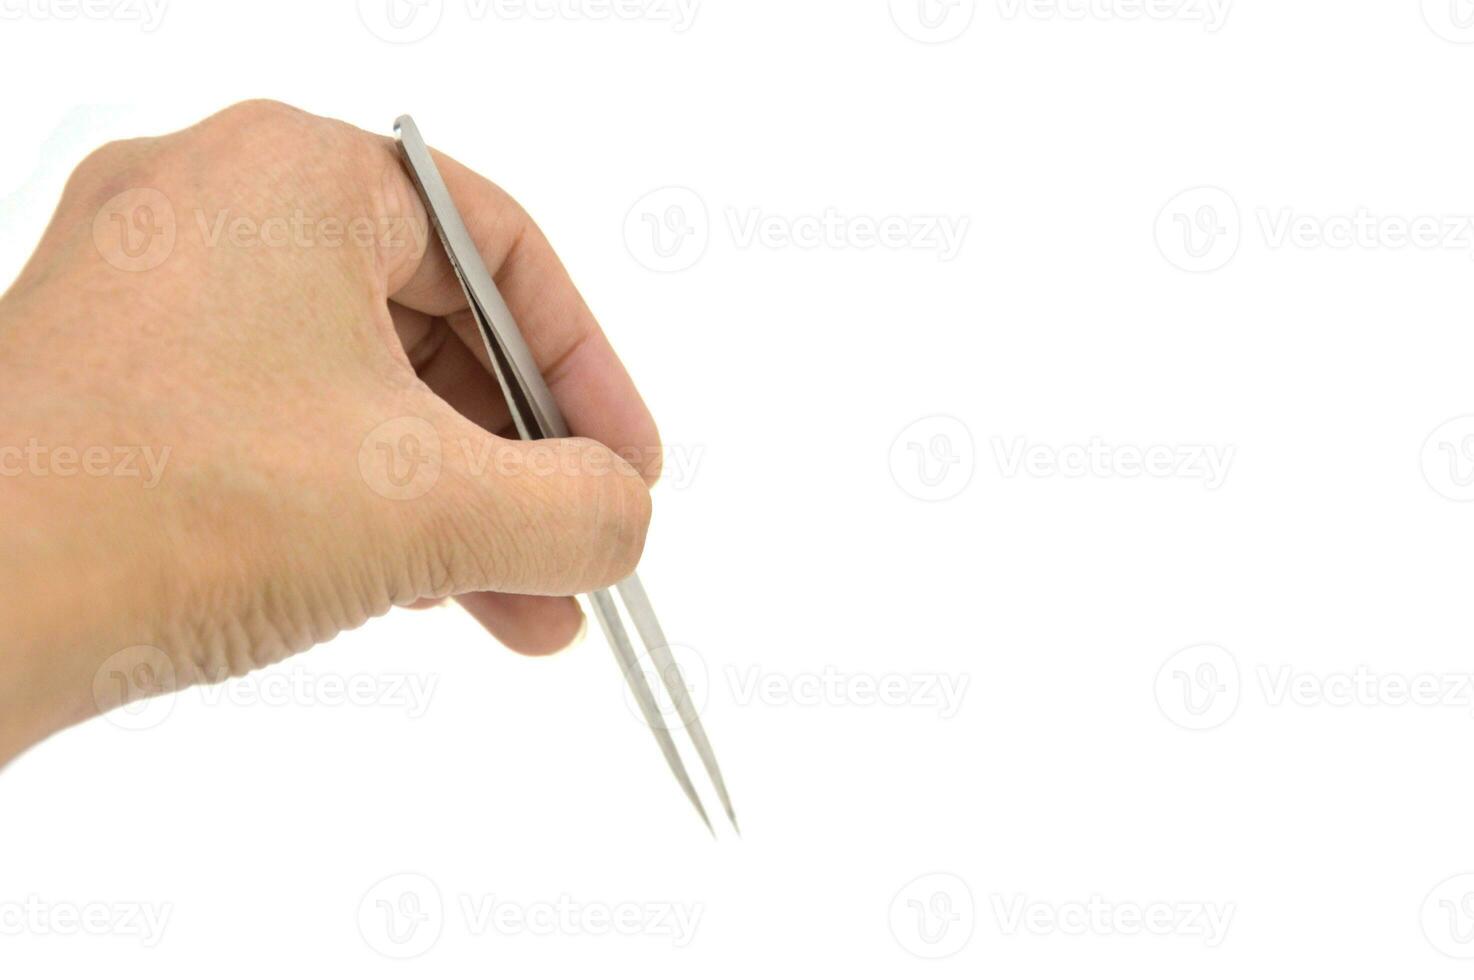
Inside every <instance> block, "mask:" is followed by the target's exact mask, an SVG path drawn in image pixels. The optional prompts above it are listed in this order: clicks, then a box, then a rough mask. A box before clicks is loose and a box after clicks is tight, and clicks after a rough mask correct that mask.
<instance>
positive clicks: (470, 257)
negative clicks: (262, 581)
mask: <svg viewBox="0 0 1474 980" xmlns="http://www.w3.org/2000/svg"><path fill="white" fill-rule="evenodd" d="M394 133H395V136H397V137H398V141H399V146H400V151H401V152H402V153H403V154H404V157H405V161H406V163H407V164H408V167H407V169H408V171H409V174H410V179H411V180H413V181H414V183H415V188H416V189H417V190H418V191H419V193H420V196H421V198H422V199H423V200H424V202H425V211H426V213H427V214H428V216H429V219H430V223H431V224H432V225H433V226H434V227H435V231H436V233H437V234H438V235H439V236H440V244H441V245H442V246H443V247H444V248H445V254H446V256H447V258H449V260H450V264H451V267H452V268H454V269H455V274H456V278H457V279H459V280H460V283H461V288H462V289H464V290H465V292H466V298H467V300H468V301H469V303H470V308H471V313H472V316H473V317H474V319H475V320H476V328H477V330H479V331H480V333H481V340H482V342H483V343H484V344H485V345H486V352H487V354H488V356H489V357H490V359H491V365H492V369H493V371H494V372H495V374H496V380H497V384H498V385H500V386H501V389H502V396H503V397H504V398H505V399H506V401H507V409H508V411H509V412H510V414H511V416H512V421H513V423H514V424H515V425H516V426H517V433H518V435H520V436H521V437H522V438H523V439H550V438H551V439H561V438H566V437H567V436H569V435H570V434H571V433H570V432H569V430H568V424H567V422H566V421H565V420H564V418H563V413H562V412H561V411H559V410H558V403H557V402H556V401H554V400H553V393H552V392H551V391H549V390H548V385H547V382H546V381H544V380H543V376H542V372H541V371H539V370H538V367H537V362H536V361H535V360H533V357H532V352H531V351H530V350H528V347H527V342H526V341H525V340H524V339H523V337H522V332H521V331H520V330H519V329H518V328H517V321H516V320H515V319H513V317H512V312H511V310H509V309H507V304H506V301H505V300H503V299H502V295H501V292H500V291H499V290H498V289H497V288H496V283H495V282H494V281H493V280H492V277H491V273H490V272H488V271H487V269H486V264H485V263H484V262H482V261H481V253H480V252H479V251H478V250H477V248H476V243H475V241H474V240H473V239H472V238H471V233H470V232H469V231H467V230H466V225H465V222H464V221H462V220H461V215H460V212H459V211H458V210H457V209H456V206H455V202H454V201H453V200H452V199H451V196H450V190H449V189H448V188H447V187H446V186H445V180H444V179H443V178H442V177H441V176H440V169H439V168H438V167H436V166H435V161H434V159H433V158H432V157H431V156H430V150H429V148H428V147H427V146H426V145H425V141H424V139H423V138H421V136H420V131H419V128H418V127H416V126H415V124H414V120H412V119H411V118H410V117H409V116H400V117H399V118H398V119H397V120H395V123H394ZM618 591H619V597H620V599H621V600H622V601H623V602H624V606H625V609H626V611H628V612H629V614H630V618H631V619H632V620H633V621H634V623H635V629H636V631H637V632H638V633H639V635H640V640H641V642H642V643H643V644H644V645H645V648H646V652H647V653H648V654H649V656H650V659H651V662H652V663H653V664H654V665H655V669H656V671H657V672H658V673H659V676H660V678H661V680H662V682H663V683H664V685H665V689H666V691H667V693H669V695H670V697H671V702H672V703H673V704H674V705H675V708H676V713H677V715H678V716H679V719H680V724H681V726H682V727H684V728H685V729H686V730H687V732H688V733H689V734H690V736H691V741H692V744H693V745H694V746H695V748H696V753H697V755H698V756H700V758H701V763H702V765H703V767H704V768H705V769H706V772H707V774H708V775H709V776H710V777H711V780H712V783H713V784H714V785H715V787H716V790H717V794H718V795H719V796H720V798H721V801H722V806H723V808H724V809H725V810H726V811H727V816H728V817H729V818H730V819H731V821H732V825H733V827H734V828H735V827H736V825H737V818H736V815H735V814H734V813H733V812H732V802H731V800H730V799H729V797H728V795H727V787H726V785H725V784H724V783H723V782H722V776H721V772H720V770H718V768H717V763H716V757H715V755H714V754H713V752H712V749H711V743H710V742H709V741H707V738H706V732H705V730H704V729H703V728H702V725H701V720H700V718H699V717H697V713H696V708H695V706H694V705H693V704H692V703H691V696H690V690H689V688H688V687H687V685H686V681H685V679H684V678H683V677H682V676H681V671H680V668H679V667H678V666H677V665H676V662H675V659H674V657H673V656H672V655H671V652H670V648H669V645H668V644H667V643H666V640H665V634H664V633H663V632H661V629H660V623H659V621H658V620H657V619H656V618H655V610H654V609H653V608H652V607H651V605H650V599H649V597H648V596H647V595H646V594H645V588H644V586H643V585H641V584H640V580H639V577H638V576H636V575H633V574H632V575H630V576H629V578H627V579H625V580H624V581H623V582H620V583H619V585H618ZM589 604H590V605H591V607H592V608H593V611H594V618H595V619H597V620H598V621H599V625H600V626H601V627H602V628H603V630H604V635H605V636H606V637H607V638H608V640H609V645H610V646H611V647H612V648H613V649H614V655H615V657H616V658H617V659H618V660H619V664H620V669H621V670H622V671H623V673H624V676H625V680H626V682H627V683H628V684H629V687H630V690H631V691H632V692H633V693H634V696H635V700H636V701H637V702H638V704H639V706H640V712H641V714H642V715H643V716H644V718H645V721H646V723H647V724H649V726H650V730H651V732H652V733H653V734H654V736H655V740H656V742H657V743H659V745H660V751H661V753H662V754H663V755H664V756H665V761H666V764H667V765H668V766H669V767H670V770H671V773H672V774H673V775H674V776H675V777H676V781H677V782H678V783H680V786H681V789H682V791H683V792H684V793H685V794H686V798H687V799H689V800H690V801H691V804H692V805H693V806H694V807H695V808H696V812H697V813H699V814H700V815H701V820H702V822H703V823H705V824H706V826H707V829H708V830H710V829H711V821H710V820H709V819H708V818H707V815H706V808H705V807H704V806H702V805H701V799H700V797H699V796H698V795H697V793H696V789H695V787H694V786H692V784H691V779H690V777H689V776H688V775H687V773H686V768H685V766H684V765H683V764H682V763H681V759H680V753H679V752H678V751H677V750H676V746H675V742H674V741H673V740H672V738H671V733H670V731H669V730H668V727H667V722H666V721H665V720H664V719H662V718H661V716H660V711H659V709H658V707H657V706H656V703H655V695H654V693H653V692H652V691H651V690H650V685H649V684H647V683H646V681H645V677H644V675H643V674H642V673H641V671H640V666H639V660H638V657H637V655H636V654H635V650H634V645H633V644H632V643H631V642H630V638H629V633H628V632H627V631H626V630H625V628H624V623H623V622H622V621H621V620H620V616H619V611H618V609H617V608H616V606H615V603H614V597H613V595H612V594H611V593H610V592H609V590H607V589H601V590H599V591H597V592H592V593H590V594H589Z"/></svg>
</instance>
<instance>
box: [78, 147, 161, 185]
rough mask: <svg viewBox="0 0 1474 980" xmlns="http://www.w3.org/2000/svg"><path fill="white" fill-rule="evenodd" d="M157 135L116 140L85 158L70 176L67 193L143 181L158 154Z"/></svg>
mask: <svg viewBox="0 0 1474 980" xmlns="http://www.w3.org/2000/svg"><path fill="white" fill-rule="evenodd" d="M159 144H160V140H158V139H156V138H143V137H140V138H138V139H128V140H115V141H113V142H110V143H104V144H103V145H101V146H99V147H98V148H97V149H95V150H93V151H92V152H91V153H89V154H87V156H85V157H83V158H82V162H81V163H79V164H77V166H76V168H75V169H74V170H73V171H72V173H71V176H70V177H69V178H68V180H67V184H66V189H65V190H64V191H63V196H64V197H70V198H77V197H89V198H90V197H94V196H97V195H99V194H102V193H103V192H104V191H110V190H112V189H115V188H117V187H120V186H123V185H131V184H137V183H140V182H143V181H144V180H146V179H147V175H148V174H149V173H150V171H151V170H152V169H153V168H152V162H153V161H154V159H155V158H156V156H157V150H158V147H159Z"/></svg>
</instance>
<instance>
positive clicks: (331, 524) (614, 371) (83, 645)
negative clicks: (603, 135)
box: [0, 102, 660, 763]
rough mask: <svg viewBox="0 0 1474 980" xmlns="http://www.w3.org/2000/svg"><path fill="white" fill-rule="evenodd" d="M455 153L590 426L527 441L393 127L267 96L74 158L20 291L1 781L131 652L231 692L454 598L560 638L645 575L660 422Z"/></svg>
mask: <svg viewBox="0 0 1474 980" xmlns="http://www.w3.org/2000/svg"><path fill="white" fill-rule="evenodd" d="M437 164H438V166H439V167H440V170H441V173H442V174H443V175H444V177H445V180H446V183H447V184H448V185H449V187H450V190H451V194H452V196H453V197H454V198H455V199H456V202H457V205H458V207H459V209H460V210H461V212H462V214H463V215H464V217H465V218H466V221H467V224H468V226H469V228H470V230H471V233H472V236H473V237H474V238H475V239H476V242H477V245H478V246H479V248H480V251H481V254H482V256H483V257H484V258H485V260H486V263H487V267H488V269H490V270H491V271H492V273H493V276H494V277H495V279H496V281H497V284H498V286H499V288H500V289H501V291H502V292H503V294H504V295H505V297H506V300H507V303H508V305H509V306H510V308H511V309H512V311H513V313H514V314H515V315H516V317H517V319H518V321H519V323H520V324H521V326H522V328H523V331H524V332H525V335H526V337H527V341H528V343H529V346H530V347H531V349H532V351H533V354H534V356H535V357H536V358H537V360H538V363H539V365H540V366H541V368H542V370H543V372H544V375H545V377H546V378H547V380H548V383H549V385H550V387H551V388H552V390H553V392H554V394H555V396H556V397H557V399H558V402H559V404H560V406H561V407H562V409H563V412H564V414H565V415H566V416H567V418H568V422H569V425H570V427H571V428H572V429H573V430H574V431H575V432H578V433H580V434H581V436H583V437H584V438H576V439H565V440H547V441H545V442H538V443H524V442H517V441H514V440H512V439H507V438H503V437H504V436H513V435H514V433H513V432H512V431H511V428H510V419H509V417H508V414H507V410H506V406H505V405H504V404H503V403H502V400H501V396H500V394H499V392H498V390H497V388H496V384H495V381H494V380H493V378H492V377H491V375H490V374H489V366H488V363H487V359H486V354H485V351H484V349H483V347H482V344H481V341H480V338H479V336H478V335H477V333H476V329H475V325H474V322H473V321H472V319H471V317H470V314H469V312H468V311H467V310H466V308H465V306H466V304H465V298H464V295H463V293H462V291H461V288H460V285H459V283H458V282H457V280H456V278H455V276H454V274H453V272H452V270H451V268H450V266H449V264H448V262H447V261H446V259H445V256H444V254H443V252H442V250H441V248H440V245H439V243H438V242H436V241H434V239H433V237H432V236H430V235H428V234H427V224H426V218H425V213H424V210H423V207H422V205H421V203H420V201H419V198H418V196H417V194H416V192H415V190H414V187H413V185H412V184H411V182H410V180H409V178H408V176H407V175H406V173H405V172H404V170H403V168H402V167H401V164H400V161H399V157H398V153H397V150H396V148H395V146H394V144H393V142H392V141H391V140H389V139H388V138H385V137H380V136H375V135H372V134H369V133H365V132H363V131H360V130H357V129H355V128H353V127H351V126H348V125H346V124H343V123H339V122H336V121H333V120H328V119H322V118H319V117H315V116H311V115H308V114H306V113H302V112H299V111H297V110H295V109H291V108H289V107H286V106H282V105H279V104H276V103H266V102H251V103H243V104H241V105H238V106H234V107H232V108H230V109H227V110H225V111H224V112H222V113H220V114H218V115H216V116H213V117H211V118H210V119H207V120H205V121H204V122H202V123H200V124H198V125H197V126H194V127H191V128H190V129H187V130H184V131H182V132H179V133H175V134H172V135H169V136H165V137H162V138H158V139H143V140H133V141H127V142H124V143H119V144H110V145H108V146H106V147H103V148H102V149H101V150H99V151H98V152H96V153H94V154H93V155H92V156H91V157H89V158H88V159H87V160H86V161H85V162H84V163H83V164H82V165H81V166H79V167H78V169H77V171H76V173H75V174H74V175H73V176H72V178H71V180H70V182H69V183H68V185H67V188H66V190H65V192H64V194H63V196H62V200H61V203H60V205H59V207H58V210H57V213H56V215H55V217H54V218H53V220H52V223H51V225H50V227H49V228H48V229H47V231H46V234H45V236H44V237H43V239H42V241H41V243H40V245H39V246H38V247H37V250H36V252H35V254H34V255H33V256H32V258H31V260H30V261H29V263H28V264H27V265H26V267H25V269H24V270H23V272H22V273H21V275H20V277H19V278H18V279H17V281H16V282H15V284H14V285H13V286H12V287H11V288H10V290H9V291H8V292H7V293H6V294H5V295H4V296H3V297H0V509H3V512H4V514H5V515H6V520H5V522H4V527H3V528H0V553H3V554H4V555H5V556H6V557H5V559H4V565H3V567H0V596H3V597H4V600H3V601H4V606H3V607H0V763H3V762H4V760H6V759H8V758H10V757H12V756H13V755H14V754H15V753H16V752H18V751H20V750H21V749H23V748H24V747H26V746H27V745H30V744H32V743H34V742H35V741H37V740H39V739H40V738H42V737H44V736H45V735H47V734H49V733H50V732H53V731H56V730H58V729H60V728H62V727H65V726H66V725H69V724H72V723H75V722H77V721H80V720H82V719H84V718H86V717H88V716H90V715H92V714H95V713H97V712H98V711H99V710H102V709H105V708H107V707H110V706H111V704H109V703H108V701H107V699H108V698H109V697H111V696H113V695H109V694H105V693H103V692H104V690H105V688H102V687H99V685H97V684H96V683H95V680H96V678H97V676H98V672H99V669H100V668H101V667H102V666H103V665H104V664H105V663H106V664H110V665H111V666H113V667H122V669H124V670H125V671H127V670H130V669H131V668H132V667H134V666H138V665H146V666H147V667H148V668H149V671H148V673H147V676H148V677H150V678H151V680H150V681H149V685H150V686H152V687H157V688H160V689H173V688H179V687H185V686H188V685H190V684H194V683H201V682H218V681H221V680H224V679H226V678H228V677H231V676H237V675H239V674H242V673H244V672H246V671H249V670H251V669H253V668H256V667H259V666H263V665H265V664H269V663H273V662H275V661H277V660H280V659H281V658H283V657H285V656H287V655H289V654H291V653H294V652H299V651H302V650H305V649H307V648H308V647H310V646H312V645H314V644H316V643H319V642H322V641H324V640H326V639H328V638H330V637H332V636H333V635H335V634H336V633H338V632H339V631H341V630H344V629H351V628H353V627H356V626H358V625H360V624H362V623H363V622H364V621H366V620H367V619H369V618H370V617H372V616H376V615H379V614H382V613H384V612H385V611H387V610H388V609H389V608H390V607H391V606H394V605H417V604H424V603H425V602H426V601H433V600H436V599H439V598H441V597H444V596H450V595H453V596H456V597H457V598H458V600H459V601H460V602H461V603H462V604H463V605H464V606H465V607H466V608H467V609H468V610H469V611H471V612H472V613H473V615H475V616H476V618H477V619H478V620H480V621H481V622H482V623H483V624H484V625H485V626H486V627H487V628H488V629H489V630H490V631H491V632H492V633H493V634H495V635H496V636H497V637H498V638H499V639H501V640H502V641H503V642H504V643H505V644H507V645H508V646H510V647H512V648H513V649H516V650H520V651H522V652H526V653H544V652H550V651H553V650H556V649H560V648H562V647H564V646H566V645H568V644H569V643H570V642H572V641H573V640H574V638H575V637H576V635H577V634H578V633H579V631H580V629H581V628H582V626H583V616H582V613H581V612H580V611H579V609H578V605H577V603H576V601H575V600H573V599H572V598H568V597H569V596H571V595H573V594H576V593H580V592H586V591H589V590H592V589H596V588H601V587H604V586H607V585H610V584H612V583H614V582H616V581H618V580H620V579H622V578H624V577H625V576H626V575H628V574H629V573H630V572H631V571H633V569H634V567H635V564H636V561H637V560H638V557H639V554H640V550H641V548H642V546H643V543H644V536H645V529H646V525H647V523H648V520H649V514H650V500H649V495H648V492H647V489H646V487H647V483H648V482H653V480H654V478H655V477H656V475H657V474H658V471H659V467H660V454H659V449H658V446H659V439H658V436H657V433H656V430H655V426H654V423H653V421H652V420H651V418H650V416H649V413H648V412H647V411H646V409H645V406H644V404H643V402H642V401H641V400H640V397H639V394H638V393H637V392H636V391H635V388H634V386H633V384H632V383H631V381H630V379H629V377H628V375H627V374H626V373H625V371H624V368H623V367H622V366H621V365H620V363H619V360H618V358H617V357H616V355H615V354H614V351H613V350H612V349H611V347H610V346H609V343H608V342H607V340H606V339H605V338H604V336H603V334H602V333H601V331H600V330H599V327H598V325H597V323H596V322H595V321H594V318H593V316H592V315H591V314H590V312H589V310H588V308H587V307H586V306H585V304H584V302H583V300H582V298H581V297H580V296H579V294H578V292H577V290H576V289H575V288H574V287H573V284H572V283H571V282H570V281H569V279H568V276H567V274H566V272H565V271H564V269H563V267H562V265H561V264H560V263H559V261H558V259H557V257H556V255H555V254H554V253H553V251H552V249H551V248H550V247H549V245H548V243H547V241H546V239H545V238H544V237H543V235H542V233H541V232H540V231H539V230H538V229H537V227H536V226H535V225H534V224H533V223H532V222H531V220H530V219H529V218H528V217H527V215H526V214H525V213H524V212H523V211H522V210H521V209H520V208H519V207H518V206H517V205H516V204H515V202H513V201H512V200H511V199H510V198H509V197H508V196H507V195H506V194H505V193H504V192H502V191H501V190H500V189H498V188H497V187H495V186H494V185H492V184H491V183H490V182H488V181H486V180H484V179H483V178H481V177H479V176H477V175H476V174H474V173H472V172H470V171H469V170H467V169H466V168H464V167H462V166H460V165H459V164H457V163H455V162H454V161H452V160H450V159H448V158H446V157H444V156H438V157H437ZM607 447H616V448H617V449H618V450H620V452H615V451H613V450H611V449H610V448H607ZM622 455H623V456H627V457H629V459H630V461H632V462H634V463H636V464H637V465H638V467H639V469H638V470H637V469H636V468H635V467H634V466H631V465H630V462H627V461H626V459H625V458H621V457H622ZM119 658H122V660H123V661H124V662H123V663H121V664H120V663H118V659H119ZM135 661H136V663H135ZM135 673H136V672H135ZM130 676H132V675H130ZM147 693H153V691H152V690H148V691H144V690H132V691H128V690H125V691H122V692H117V695H116V696H117V697H119V698H120V699H128V698H131V697H134V696H138V695H141V694H147Z"/></svg>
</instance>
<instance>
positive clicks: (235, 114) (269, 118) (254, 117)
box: [212, 99, 309, 129]
mask: <svg viewBox="0 0 1474 980" xmlns="http://www.w3.org/2000/svg"><path fill="white" fill-rule="evenodd" d="M308 118H309V116H308V114H307V113H306V112H303V111H302V110H301V109H298V108H297V107H296V106H291V105H287V104H286V103H285V102H278V101H276V100H275V99H246V100H245V101H243V102H237V103H235V104H234V105H229V106H226V107H225V108H224V109H222V110H220V111H219V112H217V113H216V114H215V115H214V116H213V117H212V121H217V122H220V123H222V124H224V125H228V126H229V127H231V128H233V129H239V128H243V127H246V128H255V127H258V126H275V125H282V124H299V123H301V122H303V121H305V120H306V119H308Z"/></svg>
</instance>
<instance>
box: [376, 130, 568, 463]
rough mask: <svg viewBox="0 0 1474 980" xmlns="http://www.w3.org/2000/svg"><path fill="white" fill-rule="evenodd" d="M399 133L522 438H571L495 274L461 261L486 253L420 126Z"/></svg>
mask: <svg viewBox="0 0 1474 980" xmlns="http://www.w3.org/2000/svg"><path fill="white" fill-rule="evenodd" d="M394 134H395V136H397V137H398V139H399V146H400V148H401V150H402V151H403V153H404V155H405V157H407V158H408V160H409V163H410V166H409V168H408V169H409V174H410V179H411V180H413V181H414V183H415V187H416V189H417V190H418V191H419V192H420V195H421V196H422V197H423V198H424V199H425V202H426V208H425V210H426V212H427V213H428V214H429V217H430V223H431V224H432V225H433V226H434V227H435V231H436V233H437V234H438V235H439V236H440V244H441V245H442V246H444V248H445V254H446V255H447V256H448V257H449V259H450V264H451V266H452V267H453V268H454V269H455V273H456V278H457V279H459V280H460V283H461V288H462V289H464V290H465V291H466V297H467V298H468V299H469V300H470V303H471V312H472V314H473V316H474V318H475V320H476V328H477V329H478V330H479V331H480V332H481V341H482V343H484V344H485V345H486V352H487V354H488V355H489V356H490V357H491V364H492V367H493V369H494V370H495V372H496V380H497V384H499V385H500V386H501V389H502V395H503V397H505V398H506V400H507V406H508V407H509V408H510V409H511V413H512V420H513V422H515V423H516V425H517V433H518V435H520V436H521V437H522V438H524V439H563V438H567V437H568V436H569V435H570V434H571V433H570V432H569V431H568V423H567V422H565V421H564V419H563V413H562V411H560V410H559V408H558V402H557V401H556V400H555V399H554V398H553V393H552V392H551V391H549V390H548V385H547V382H546V381H544V380H543V376H542V372H541V371H539V370H538V367H537V361H535V360H534V359H533V357H532V351H530V350H528V348H527V342H526V341H525V340H524V339H523V337H522V333H521V331H520V330H518V329H516V321H515V320H513V319H512V311H511V310H509V309H507V303H506V301H505V300H504V299H502V294H501V291H500V290H498V289H497V288H496V283H495V282H493V281H492V278H491V273H489V272H488V271H487V270H486V265H485V264H484V263H482V262H480V261H475V262H471V261H463V260H462V258H461V257H462V256H472V255H474V256H479V255H480V252H479V251H478V250H477V248H476V243H475V241H474V240H473V239H472V238H471V233H470V231H468V230H467V229H466V223H465V222H464V221H462V220H461V214H460V211H458V210H457V209H456V207H455V202H454V201H453V200H452V199H451V196H450V190H449V188H447V187H446V186H445V180H444V179H443V178H441V176H440V168H439V167H437V166H435V161H434V159H433V158H432V157H431V156H430V149H429V147H427V146H426V145H425V141H424V139H423V138H422V137H421V136H420V130H419V127H417V126H416V125H415V121H414V120H413V119H411V118H410V117H409V116H400V117H399V118H398V119H396V120H395V121H394Z"/></svg>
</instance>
